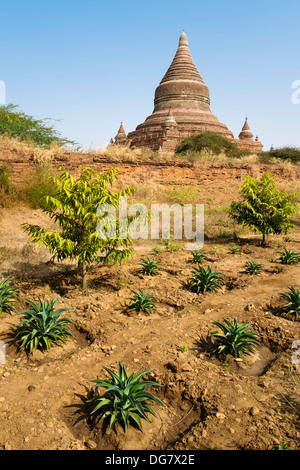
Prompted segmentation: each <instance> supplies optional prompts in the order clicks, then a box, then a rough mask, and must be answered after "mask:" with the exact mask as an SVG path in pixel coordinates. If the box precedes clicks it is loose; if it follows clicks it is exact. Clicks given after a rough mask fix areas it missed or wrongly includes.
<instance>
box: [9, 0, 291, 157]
mask: <svg viewBox="0 0 300 470" xmlns="http://www.w3.org/2000/svg"><path fill="white" fill-rule="evenodd" d="M299 19H300V2H299V0H286V1H284V2H283V1H282V0H280V1H278V0H272V1H271V0H260V1H258V0H253V1H251V2H246V1H240V0H226V1H225V0H223V1H221V0H185V1H183V0H180V1H179V0H160V1H159V0H151V1H149V2H145V1H141V0H140V1H136V0H123V1H122V0H117V1H114V0H111V1H102V0H98V1H96V0H85V1H81V0H59V1H58V0H52V1H51V2H41V1H40V0H38V1H37V0H28V1H26V2H24V1H20V0H10V2H5V3H4V2H1V3H0V44H1V59H2V60H1V62H0V80H3V81H4V82H5V83H6V91H7V97H6V101H7V103H14V104H17V105H19V107H20V109H21V110H22V111H24V112H25V113H27V114H30V115H33V116H35V117H37V118H47V117H50V118H53V119H56V120H58V122H57V123H56V128H57V129H58V130H59V131H60V132H61V133H62V135H63V136H65V137H67V138H69V139H71V140H76V141H77V142H79V143H80V144H81V145H82V147H83V148H88V147H89V146H91V147H94V148H99V147H105V146H106V145H107V144H108V143H109V140H110V138H111V137H114V136H115V135H116V133H117V130H118V127H119V125H120V122H121V121H123V124H124V127H125V131H126V132H129V131H132V130H134V129H135V128H136V126H137V125H138V124H140V123H141V122H143V121H144V120H145V118H146V117H147V116H148V115H150V114H151V113H152V111H153V98H154V91H155V88H156V87H157V86H158V84H159V82H160V80H161V79H162V77H163V75H164V74H165V72H166V70H167V68H168V67H169V65H170V63H171V61H172V59H173V57H174V54H175V52H176V49H177V45H178V39H179V36H180V34H181V32H182V30H184V31H185V32H186V34H187V36H188V39H189V47H190V51H191V54H192V57H193V60H194V62H195V64H196V66H197V68H198V70H199V72H200V74H201V75H202V77H203V79H204V81H205V83H206V84H207V86H208V87H209V90H210V98H211V110H212V112H213V113H214V114H215V115H216V116H217V117H218V118H219V119H220V121H222V122H224V123H225V124H226V125H227V126H228V127H229V129H230V130H232V132H233V133H234V135H235V136H236V137H237V136H238V134H239V132H240V130H241V127H242V125H243V123H244V120H245V117H246V116H247V117H248V121H249V124H250V126H251V129H252V131H253V133H254V134H255V135H256V134H258V136H259V138H260V140H261V141H262V142H263V144H264V149H266V150H267V149H269V147H270V145H272V144H273V145H274V146H275V147H279V146H283V145H295V146H299V147H300V132H299V130H300V129H299V124H300V104H298V105H297V104H293V103H292V98H291V97H292V93H293V91H294V90H293V89H292V83H293V82H294V81H295V80H300V67H299V66H300V60H299V53H300V52H299ZM299 96H300V95H299Z"/></svg>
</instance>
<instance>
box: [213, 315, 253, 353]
mask: <svg viewBox="0 0 300 470" xmlns="http://www.w3.org/2000/svg"><path fill="white" fill-rule="evenodd" d="M223 320H224V322H225V323H220V322H213V324H214V325H216V326H217V327H219V328H220V329H221V331H222V332H221V333H220V332H216V331H214V332H212V333H211V336H213V337H215V338H217V343H219V344H218V346H217V348H216V350H215V352H217V354H219V355H226V354H231V355H232V356H235V357H241V356H242V355H243V354H245V355H249V354H251V353H253V352H254V346H259V344H260V343H259V341H258V337H259V335H258V334H257V333H254V332H253V331H250V329H249V327H250V326H251V323H242V324H241V325H238V323H237V319H236V318H234V319H233V322H232V323H230V322H229V321H228V320H226V319H223Z"/></svg>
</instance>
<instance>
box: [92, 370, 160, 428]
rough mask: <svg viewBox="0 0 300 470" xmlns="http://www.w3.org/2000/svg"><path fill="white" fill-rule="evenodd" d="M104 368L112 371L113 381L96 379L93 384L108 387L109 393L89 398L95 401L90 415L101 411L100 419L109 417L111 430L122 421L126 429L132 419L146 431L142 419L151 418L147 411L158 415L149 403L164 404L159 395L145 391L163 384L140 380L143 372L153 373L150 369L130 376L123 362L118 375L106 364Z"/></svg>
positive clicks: (109, 371) (121, 423) (147, 419)
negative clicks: (147, 388)
mask: <svg viewBox="0 0 300 470" xmlns="http://www.w3.org/2000/svg"><path fill="white" fill-rule="evenodd" d="M103 369H105V370H106V371H107V372H108V373H109V375H110V377H111V380H93V383H94V384H95V385H94V387H102V388H104V389H106V393H105V394H104V395H103V396H101V397H99V396H98V397H93V398H92V399H90V400H89V402H94V403H96V406H95V408H94V409H93V410H92V412H91V414H94V413H96V412H98V414H99V419H98V422H100V421H103V420H104V419H106V418H107V419H109V429H110V431H111V430H112V429H113V428H114V426H115V424H116V423H119V424H120V425H121V426H123V428H124V431H125V432H126V431H127V429H128V426H129V424H130V422H133V423H135V424H137V425H138V427H139V429H140V430H141V431H143V428H142V423H141V418H142V419H145V420H146V421H147V422H148V423H149V422H150V420H149V418H148V416H147V414H146V413H150V414H152V415H153V416H154V417H156V414H155V412H154V411H153V409H152V408H151V407H150V406H149V404H148V403H147V402H149V401H150V402H154V403H156V404H158V405H162V406H164V404H163V402H162V401H161V400H160V399H159V398H157V397H155V396H154V395H152V394H151V393H148V392H145V391H144V389H145V388H146V387H150V386H155V387H160V386H161V385H160V384H157V383H156V382H150V381H145V380H141V378H142V376H143V375H145V374H146V373H147V372H150V371H149V370H145V371H143V372H140V373H139V374H137V375H134V373H132V374H130V375H129V376H128V375H127V373H126V370H125V367H124V364H123V366H121V364H120V362H119V363H118V372H119V375H117V374H115V373H114V372H113V371H112V370H110V369H108V368H106V367H104V366H103Z"/></svg>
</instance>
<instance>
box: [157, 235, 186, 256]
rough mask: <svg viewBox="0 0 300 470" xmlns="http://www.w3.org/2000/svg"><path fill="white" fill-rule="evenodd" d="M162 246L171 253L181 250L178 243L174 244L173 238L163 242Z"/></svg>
mask: <svg viewBox="0 0 300 470" xmlns="http://www.w3.org/2000/svg"><path fill="white" fill-rule="evenodd" d="M162 242H163V244H164V245H165V247H166V250H167V251H169V252H170V253H172V252H173V251H180V250H183V247H182V245H181V244H180V243H177V242H175V240H174V237H173V236H171V237H170V238H168V239H166V240H163V241H162Z"/></svg>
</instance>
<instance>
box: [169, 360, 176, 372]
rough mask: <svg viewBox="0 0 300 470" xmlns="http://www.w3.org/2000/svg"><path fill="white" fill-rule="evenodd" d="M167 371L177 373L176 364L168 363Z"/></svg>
mask: <svg viewBox="0 0 300 470" xmlns="http://www.w3.org/2000/svg"><path fill="white" fill-rule="evenodd" d="M166 367H167V369H170V370H171V371H172V372H175V373H176V372H178V364H177V363H176V362H174V361H169V362H168V364H167V365H166Z"/></svg>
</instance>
